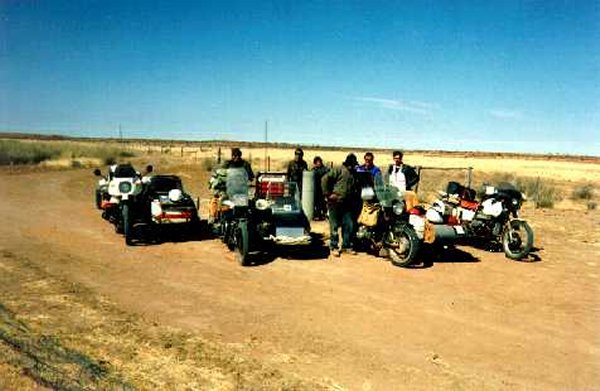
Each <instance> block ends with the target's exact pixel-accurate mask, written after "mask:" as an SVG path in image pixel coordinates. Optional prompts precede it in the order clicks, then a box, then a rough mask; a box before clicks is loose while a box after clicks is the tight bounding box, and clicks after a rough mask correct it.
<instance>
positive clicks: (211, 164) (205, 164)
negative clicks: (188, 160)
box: [200, 157, 217, 172]
mask: <svg viewBox="0 0 600 391" xmlns="http://www.w3.org/2000/svg"><path fill="white" fill-rule="evenodd" d="M216 166H217V161H216V160H215V159H213V158H211V157H205V158H203V159H202V160H200V167H201V168H202V170H204V171H207V172H211V171H212V170H214V169H215V167H216Z"/></svg>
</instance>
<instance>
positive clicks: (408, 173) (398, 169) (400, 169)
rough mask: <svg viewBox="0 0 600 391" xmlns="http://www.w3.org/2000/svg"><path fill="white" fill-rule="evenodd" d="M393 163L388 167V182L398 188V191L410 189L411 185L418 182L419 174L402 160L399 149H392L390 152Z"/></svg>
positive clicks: (402, 191)
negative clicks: (391, 152)
mask: <svg viewBox="0 0 600 391" xmlns="http://www.w3.org/2000/svg"><path fill="white" fill-rule="evenodd" d="M392 156H393V158H394V164H392V165H390V166H389V168H388V174H389V184H390V185H391V186H395V187H397V188H398V191H399V192H400V193H402V194H403V193H404V192H405V191H407V190H412V189H413V186H415V185H416V184H417V183H419V174H418V173H417V171H416V170H415V169H414V168H413V167H411V166H409V165H406V164H404V163H403V162H402V158H403V156H404V154H403V153H402V152H401V151H394V152H393V154H392Z"/></svg>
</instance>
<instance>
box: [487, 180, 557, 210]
mask: <svg viewBox="0 0 600 391" xmlns="http://www.w3.org/2000/svg"><path fill="white" fill-rule="evenodd" d="M485 182H488V183H491V184H493V185H496V186H497V185H498V184H500V183H502V182H505V183H509V184H511V185H513V186H514V187H515V188H517V189H518V190H519V191H521V192H523V193H525V195H526V196H527V200H528V201H530V202H533V204H534V205H535V207H536V208H553V207H554V204H555V203H556V202H558V201H560V200H561V198H562V197H561V194H560V191H559V190H558V188H557V187H556V185H555V184H554V183H553V182H552V181H550V180H547V179H541V178H539V177H538V178H531V177H521V176H516V175H513V174H507V173H497V174H493V175H491V176H486V178H485Z"/></svg>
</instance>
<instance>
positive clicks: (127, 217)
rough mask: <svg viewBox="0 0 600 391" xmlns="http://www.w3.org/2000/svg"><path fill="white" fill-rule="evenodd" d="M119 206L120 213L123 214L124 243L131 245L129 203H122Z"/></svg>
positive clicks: (131, 233)
mask: <svg viewBox="0 0 600 391" xmlns="http://www.w3.org/2000/svg"><path fill="white" fill-rule="evenodd" d="M121 208H122V209H121V213H122V214H123V235H125V243H126V244H127V245H128V246H131V245H132V244H133V232H132V231H133V229H132V228H133V227H132V225H131V215H130V212H129V205H127V204H124V205H123V206H122V207H121Z"/></svg>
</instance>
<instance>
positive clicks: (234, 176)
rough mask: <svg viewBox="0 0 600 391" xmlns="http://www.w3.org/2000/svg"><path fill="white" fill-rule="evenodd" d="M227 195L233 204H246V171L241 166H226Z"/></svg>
mask: <svg viewBox="0 0 600 391" xmlns="http://www.w3.org/2000/svg"><path fill="white" fill-rule="evenodd" d="M225 184H226V186H227V196H228V198H229V200H230V201H232V202H233V204H234V205H235V206H248V172H247V171H246V169H244V168H243V167H236V168H228V169H227V179H226V180H225Z"/></svg>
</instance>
